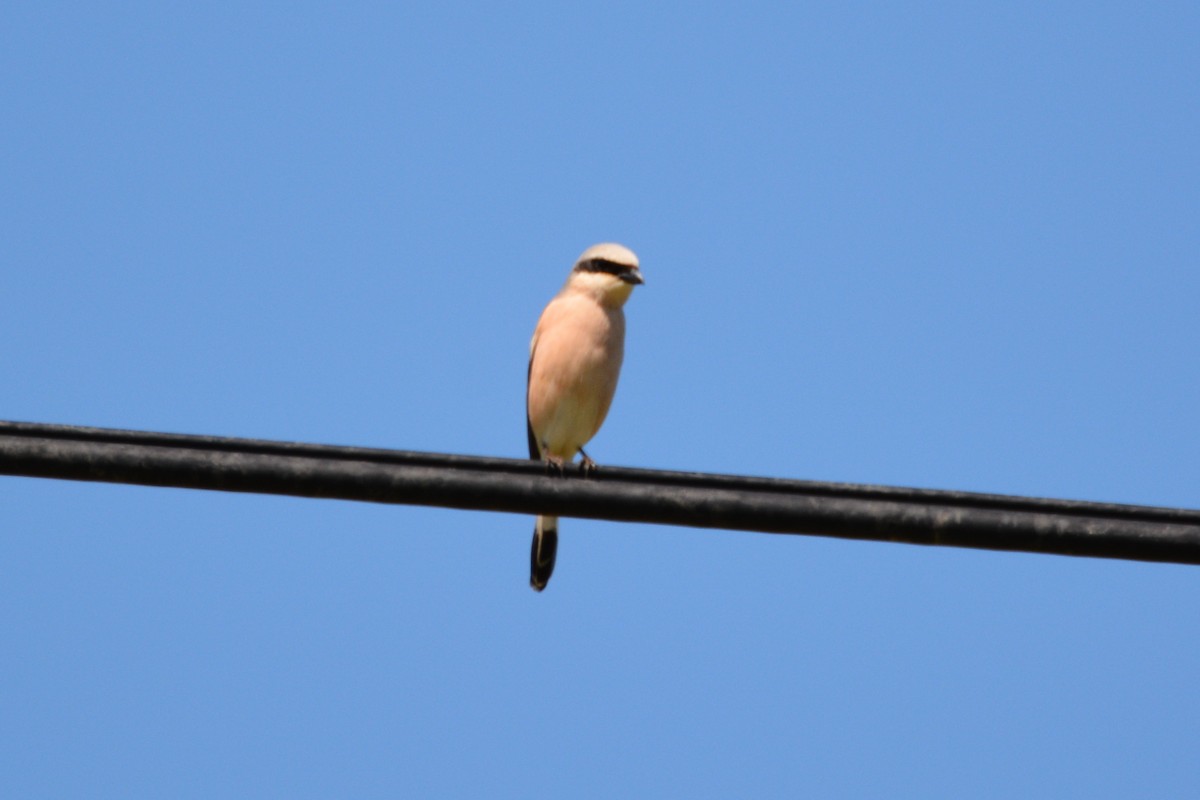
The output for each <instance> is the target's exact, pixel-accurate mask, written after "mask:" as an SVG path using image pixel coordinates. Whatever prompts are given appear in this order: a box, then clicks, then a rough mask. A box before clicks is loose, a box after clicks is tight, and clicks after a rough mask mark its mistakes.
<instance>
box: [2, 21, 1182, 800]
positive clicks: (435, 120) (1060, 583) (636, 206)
mask: <svg viewBox="0 0 1200 800" xmlns="http://www.w3.org/2000/svg"><path fill="white" fill-rule="evenodd" d="M1198 40H1200V10H1198V8H1197V6H1196V5H1195V4H1194V3H1140V4H1134V3H1129V4H1120V3H1004V4H994V5H992V6H991V7H988V6H980V5H979V4H974V5H963V4H950V3H947V4H936V3H934V4H917V5H913V4H890V3H839V4H829V5H821V6H817V5H804V4H795V5H792V6H790V7H787V8H783V7H781V4H761V3H749V4H745V3H743V4H737V5H732V4H731V5H727V6H722V5H715V4H702V5H695V4H661V5H656V6H653V7H649V8H648V7H646V6H645V4H634V3H609V4H605V5H603V6H594V7H583V6H570V5H564V4H545V5H538V4H524V5H521V6H518V7H513V6H512V5H511V4H503V5H502V4H477V5H476V4H455V3H443V4H440V5H438V6H437V7H436V8H434V7H433V6H429V7H425V8H410V7H405V6H403V5H396V4H383V3H379V4H340V5H339V4H315V3H313V4H309V3H290V4H256V3H236V4H220V3H212V4H205V5H202V6H193V7H177V6H172V5H170V4H153V3H125V4H121V5H120V6H119V7H117V6H112V7H108V8H103V7H100V6H98V5H96V4H83V3H80V4H71V3H60V4H55V3H38V4H33V3H9V4H6V5H5V6H4V7H3V8H2V9H0V100H2V101H3V108H4V115H3V122H0V182H2V185H3V187H4V188H3V191H0V288H2V289H3V298H4V313H3V315H0V364H2V365H3V369H4V374H5V376H6V380H4V381H3V382H0V418H6V419H16V420H28V421H44V422H59V423H70V424H82V425H98V426H111V427H122V428H135V429H147V430H161V431H172V432H183V433H206V434H217V435H235V436H252V437H258V438H271V439H286V440H298V441H310V442H324V443H338V444H356V445H368V446H379V447H396V448H403V449H418V450H434V451H442V452H457V453H472V454H481V455H501V456H516V457H520V456H523V455H524V454H525V430H524V425H525V423H524V418H523V416H524V412H523V407H522V406H523V392H524V380H525V359H526V355H527V347H528V341H529V336H530V334H531V332H532V329H533V325H534V322H535V320H536V318H537V315H538V313H539V312H540V310H541V307H542V306H543V305H544V304H545V302H546V301H547V300H548V299H549V298H550V297H551V296H552V295H553V294H554V293H555V292H556V291H557V289H558V287H559V285H560V284H561V282H562V280H563V279H564V277H565V275H566V272H567V269H568V268H569V266H570V264H571V262H572V260H573V259H574V258H575V256H576V255H577V254H578V253H579V252H580V251H582V250H583V249H584V248H585V247H586V246H587V245H589V244H592V243H593V242H596V241H603V240H616V241H620V242H623V243H625V244H627V245H629V246H630V247H632V248H633V249H634V250H636V251H637V252H638V254H639V255H640V256H641V259H642V264H643V267H644V272H645V274H646V278H647V285H646V286H645V287H643V288H640V289H638V291H637V292H636V293H635V296H634V297H633V298H632V300H631V301H630V304H629V306H628V309H627V311H628V319H629V334H628V349H627V354H626V361H625V370H624V374H623V376H622V383H621V386H620V389H619V390H618V393H617V397H616V401H615V403H614V407H613V410H612V413H611V414H610V416H609V419H608V422H607V423H606V426H605V428H604V430H603V431H602V432H601V433H600V434H599V436H597V438H596V439H595V440H594V442H593V444H592V446H591V447H589V452H591V454H592V456H593V457H595V458H596V459H597V461H599V462H600V463H601V464H605V463H608V464H620V465H630V466H640V467H661V468H674V469H694V470H704V471H714V472H728V473H743V474H759V475H772V476H781V477H796V478H809V479H817V480H839V481H853V482H863V483H883V484H895V485H906V486H921V487H933V488H953V489H967V490H976V491H987V492H1003V493H1013V494H1028V495H1039V496H1049V497H1069V498H1076V499H1091V500H1105V501H1116V502H1131V503H1144V504H1155V505H1168V506H1184V507H1193V508H1195V507H1200V458H1198V457H1197V452H1200V448H1198V447H1197V442H1198V441H1200V421H1198V417H1197V414H1196V413H1195V410H1196V408H1197V404H1198V402H1200V379H1198V378H1197V374H1196V373H1197V370H1196V363H1197V341H1198V338H1200V320H1198V315H1197V314H1196V306H1197V297H1198V296H1200V271H1198V270H1197V256H1198V255H1200V155H1198V152H1200V151H1198V149H1197V142H1200V84H1198V83H1197V81H1196V76H1197V74H1200V48H1197V47H1196V42H1197V41H1198ZM531 528H532V522H531V520H530V519H528V518H526V517H522V516H515V515H500V514H483V513H471V512H459V511H450V510H444V509H424V508H408V507H385V506H369V505H355V504H349V503H338V502H327V501H313V500H301V499H292V498H275V497H261V496H241V495H225V494H218V493H208V492H189V491H184V490H168V489H149V488H141V487H128V486H109V485H99V484H95V485H93V484H82V483H68V482H54V481H44V480H32V479H17V478H3V479H0V636H2V641H3V653H4V655H3V656H0V737H2V738H3V740H4V744H3V747H0V789H3V790H4V791H3V793H4V794H5V795H6V796H14V797H16V796H20V797H82V796H86V797H213V796H225V797H264V796H287V797H314V798H316V797H321V798H324V797H337V796H354V797H384V796H387V797H394V796H430V797H479V796H489V797H525V796H533V795H543V796H569V797H613V796H666V797H731V796H742V797H744V796H797V795H799V796H808V795H811V796H824V797H830V796H832V797H921V798H934V797H980V798H987V797H1014V796H1025V797H1063V796H1081V797H1082V796H1086V797H1097V798H1106V797H1112V798H1128V797H1181V796H1189V795H1194V794H1195V793H1196V792H1197V791H1198V790H1200V771H1197V770H1196V768H1195V754H1196V748H1197V744H1198V742H1200V691H1198V690H1197V688H1196V675H1197V674H1200V643H1198V642H1200V640H1198V639H1197V636H1196V630H1197V622H1200V578H1198V576H1200V573H1197V572H1196V569H1195V568H1194V567H1184V566H1176V565H1154V564H1139V563H1124V562H1118V561H1101V560H1088V559H1068V558H1060V557H1051V556H1035V555H1024V554H1003V553H989V552H973V551H965V550H951V549H934V548H920V547H912V546H903V545H887V544H870V543H854V542H842V541H837V540H831V539H821V538H807V537H778V536H767V535H757V534H745V533H730V532H721V531H694V530H689V529H683V528H669V527H660V526H644V525H621V524H616V523H604V522H593V521H585V520H564V522H563V525H562V537H563V538H562V544H561V548H560V551H559V563H558V569H557V571H556V574H555V578H554V581H553V582H552V583H551V585H550V587H549V589H548V590H547V591H546V592H545V593H544V594H542V595H537V594H535V593H533V592H531V591H530V590H529V588H528V586H527V578H528V576H527V568H528V552H529V551H528V547H529V535H530V531H531Z"/></svg>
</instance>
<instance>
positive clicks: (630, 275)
mask: <svg viewBox="0 0 1200 800" xmlns="http://www.w3.org/2000/svg"><path fill="white" fill-rule="evenodd" d="M621 280H623V281H625V282H626V283H632V284H633V285H634V286H637V285H638V284H640V283H645V282H646V279H645V278H643V277H642V271H641V270H640V269H631V270H629V272H622V273H621Z"/></svg>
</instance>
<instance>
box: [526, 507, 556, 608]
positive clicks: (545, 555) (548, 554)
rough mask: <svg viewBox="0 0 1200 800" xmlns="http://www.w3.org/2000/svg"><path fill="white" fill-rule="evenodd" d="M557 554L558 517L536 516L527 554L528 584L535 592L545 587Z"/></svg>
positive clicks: (552, 570) (552, 571)
mask: <svg viewBox="0 0 1200 800" xmlns="http://www.w3.org/2000/svg"><path fill="white" fill-rule="evenodd" d="M557 554H558V517H538V518H537V524H535V525H534V526H533V547H532V549H531V551H530V554H529V585H530V586H532V587H533V590H534V591H535V592H540V591H541V590H542V589H545V588H546V584H547V583H549V582H550V576H551V575H552V574H553V573H554V557H555V556H556V555H557Z"/></svg>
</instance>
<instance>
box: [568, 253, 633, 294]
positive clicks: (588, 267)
mask: <svg viewBox="0 0 1200 800" xmlns="http://www.w3.org/2000/svg"><path fill="white" fill-rule="evenodd" d="M639 283H645V281H644V280H643V278H642V271H641V269H640V268H639V267H638V258H637V256H635V255H634V254H633V251H632V250H630V249H629V248H628V247H624V246H622V245H619V244H613V243H611V242H605V243H603V244H594V245H592V246H591V247H589V248H588V249H587V250H584V251H583V253H582V254H581V255H580V256H579V260H578V261H576V262H575V266H574V268H573V269H572V270H571V277H570V278H568V279H567V285H568V286H570V287H572V288H574V289H577V290H579V291H584V292H587V293H589V294H592V295H594V296H595V297H596V299H597V300H599V301H600V302H602V303H604V304H605V305H614V306H619V305H622V304H623V303H624V302H625V301H626V300H628V299H629V295H630V293H632V292H633V287H634V286H637V285H638V284H639Z"/></svg>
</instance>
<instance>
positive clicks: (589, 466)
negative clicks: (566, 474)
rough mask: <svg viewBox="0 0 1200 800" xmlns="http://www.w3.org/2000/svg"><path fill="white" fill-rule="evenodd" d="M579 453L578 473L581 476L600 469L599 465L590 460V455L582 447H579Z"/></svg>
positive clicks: (586, 475)
mask: <svg viewBox="0 0 1200 800" xmlns="http://www.w3.org/2000/svg"><path fill="white" fill-rule="evenodd" d="M579 455H580V456H582V458H580V460H579V474H580V475H582V476H583V477H585V478H587V477H590V476H591V475H592V474H593V473H594V472H596V471H597V470H598V469H600V465H599V464H597V463H596V462H595V461H592V457H591V456H589V455H588V454H587V453H585V452H583V448H582V447H581V448H579Z"/></svg>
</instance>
